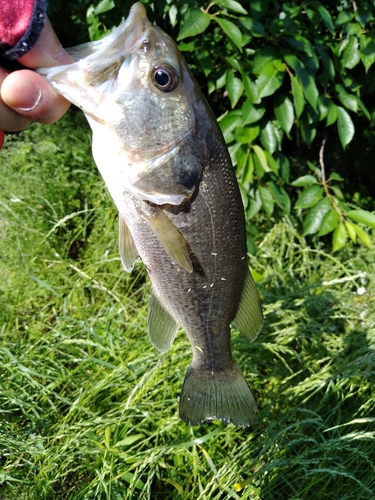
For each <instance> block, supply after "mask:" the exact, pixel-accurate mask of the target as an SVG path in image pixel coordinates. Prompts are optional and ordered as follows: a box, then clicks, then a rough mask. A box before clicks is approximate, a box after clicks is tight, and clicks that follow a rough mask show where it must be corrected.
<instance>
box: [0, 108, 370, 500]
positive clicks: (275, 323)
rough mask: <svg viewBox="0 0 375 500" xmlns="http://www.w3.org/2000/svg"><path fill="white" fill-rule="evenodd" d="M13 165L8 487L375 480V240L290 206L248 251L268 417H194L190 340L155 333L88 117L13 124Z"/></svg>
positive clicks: (1, 449) (5, 239) (114, 495)
mask: <svg viewBox="0 0 375 500" xmlns="http://www.w3.org/2000/svg"><path fill="white" fill-rule="evenodd" d="M0 175H1V179H2V181H1V186H0V276H1V280H0V499H1V500H14V499H18V500H22V499H25V500H45V499H51V500H63V499H71V500H78V499H79V500H84V499H85V500H86V499H87V500H88V499H95V500H101V499H113V500H117V499H149V498H150V499H159V498H160V499H164V500H166V499H191V500H196V499H209V500H214V499H217V500H219V499H220V500H221V499H223V500H224V499H227V498H228V499H229V498H233V499H254V500H258V499H261V500H273V499H283V500H285V499H293V500H297V499H310V498H313V499H314V500H318V499H325V500H326V499H341V500H344V499H345V500H349V499H353V500H360V499H366V500H368V499H369V498H372V497H373V496H374V493H373V492H374V491H375V442H374V438H375V411H374V410H375V377H374V375H375V324H374V320H375V255H374V252H373V251H372V250H368V249H366V248H364V247H353V246H351V245H349V244H348V246H347V247H346V248H344V249H343V250H342V251H340V252H338V253H335V254H333V255H330V254H329V253H328V250H329V249H327V248H325V247H323V246H322V247H321V248H319V249H312V248H310V247H309V246H308V245H307V243H306V241H305V240H304V239H302V238H301V237H300V236H299V235H298V233H296V231H295V229H294V228H293V226H292V225H291V223H290V222H289V221H288V220H281V221H277V222H275V224H274V227H273V229H272V230H271V231H270V232H268V233H267V234H265V235H263V236H262V237H260V239H259V249H258V253H257V256H256V257H252V256H249V259H250V260H249V263H250V265H251V267H252V270H253V271H254V275H255V276H256V278H257V280H258V288H259V292H260V295H261V299H262V303H263V307H264V314H265V325H264V328H263V331H262V332H261V334H260V335H259V337H258V339H257V340H256V341H255V342H254V343H253V344H248V343H247V342H246V340H245V339H243V338H242V337H240V336H239V334H238V333H237V332H235V331H234V332H233V335H232V345H233V351H234V356H235V358H236V360H237V361H238V364H239V365H240V367H241V368H242V369H243V371H244V374H245V376H246V378H247V380H248V381H249V383H250V386H251V387H252V390H253V392H254V395H255V397H256V399H257V403H258V408H259V410H258V418H259V423H258V424H257V425H256V426H255V427H254V428H250V429H243V428H236V427H234V426H233V425H228V426H226V425H223V424H221V423H218V422H214V423H212V424H207V425H201V426H198V427H193V428H190V427H188V426H187V425H186V424H185V423H183V422H181V421H180V420H179V417H178V396H179V392H180V389H181V386H182V382H183V379H184V374H185V370H186V368H187V366H188V365H189V362H190V358H191V352H190V347H189V344H188V341H187V338H186V336H185V335H184V333H183V332H182V331H181V332H179V334H178V335H177V339H176V341H175V343H174V345H173V346H172V348H171V349H170V350H169V351H168V352H167V353H166V354H164V355H161V354H160V353H159V352H158V351H156V350H155V349H154V348H153V347H152V346H151V344H150V342H149V340H148V337H147V305H148V295H149V281H148V278H147V276H146V273H145V270H144V268H143V265H142V263H138V264H137V265H136V267H135V269H134V271H133V272H132V273H131V274H126V273H125V272H124V271H123V270H122V267H121V263H120V258H119V254H118V244H117V237H118V236H117V214H116V209H115V207H114V205H113V203H112V201H111V199H110V197H109V195H108V193H107V192H106V189H105V186H104V184H103V182H102V180H101V178H100V176H99V174H98V173H97V171H96V167H95V165H94V164H93V161H92V159H91V153H90V134H89V132H88V128H87V126H86V123H85V120H84V117H83V115H81V114H79V113H76V112H73V111H72V112H70V113H69V114H68V115H67V116H66V117H65V118H64V119H63V120H61V121H60V122H59V123H57V124H55V125H52V126H48V127H46V126H38V125H33V126H32V127H31V128H30V129H29V130H27V131H26V132H24V133H22V134H20V135H18V136H10V137H9V136H8V137H7V140H6V145H5V147H4V149H3V150H2V151H1V153H0ZM372 242H373V244H375V240H374V238H373V237H372Z"/></svg>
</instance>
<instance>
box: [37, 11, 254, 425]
mask: <svg viewBox="0 0 375 500" xmlns="http://www.w3.org/2000/svg"><path fill="white" fill-rule="evenodd" d="M145 47H147V50H145ZM72 53H74V57H75V60H76V61H77V62H75V63H73V64H72V65H67V66H63V67H57V68H50V69H41V70H39V71H40V72H41V74H43V75H44V76H45V78H46V79H47V80H48V81H49V82H50V83H51V84H52V85H53V86H54V87H55V89H56V90H57V91H58V92H60V93H61V94H62V95H64V96H65V97H66V98H67V99H70V100H71V101H72V102H73V103H75V104H76V105H78V106H79V107H80V108H81V109H82V110H83V111H84V113H85V114H86V116H87V117H88V120H89V123H90V126H91V128H92V130H93V154H94V159H95V162H96V164H97V166H98V168H99V170H100V172H101V174H102V176H103V179H104V181H105V182H106V185H107V187H108V189H109V191H110V193H111V195H112V198H113V200H114V202H115V204H116V205H117V208H118V210H119V247H120V254H121V260H122V263H123V265H124V268H125V269H126V270H127V271H129V270H131V268H132V266H133V263H134V260H135V259H136V257H137V255H139V256H140V257H141V259H142V261H143V262H144V264H145V266H146V269H147V272H148V274H149V276H150V280H151V283H152V289H151V296H150V305H149V315H148V334H149V338H150V340H151V342H152V344H153V345H154V346H155V347H156V348H157V349H159V350H160V351H161V352H165V351H167V350H168V349H169V347H170V346H171V344H172V342H173V340H174V338H175V335H176V332H177V329H178V327H179V325H181V326H182V328H183V329H184V330H185V332H186V334H187V337H188V339H189V341H190V345H191V348H192V353H193V356H192V362H191V364H190V366H189V368H188V370H187V373H186V377H185V381H184V384H183V386H182V390H181V395H180V417H181V419H182V420H184V421H186V422H187V423H188V424H190V425H197V424H199V423H201V422H206V421H211V420H214V419H218V420H221V421H223V422H226V423H228V422H233V423H234V424H235V425H242V426H247V425H251V424H255V423H256V421H257V418H256V403H255V400H254V397H253V395H252V393H251V390H250V388H249V386H248V384H247V382H246V380H245V378H244V376H243V374H242V372H241V370H240V369H239V367H238V366H237V365H236V363H235V361H234V359H233V356H232V352H231V344H230V329H231V323H232V322H234V323H235V324H236V326H237V328H238V329H239V331H240V332H241V333H242V334H243V335H244V336H245V337H246V338H247V339H248V340H250V341H252V340H254V338H255V337H256V336H257V334H258V333H259V331H260V329H261V326H262V322H263V317H262V311H261V307H260V301H259V296H258V293H257V291H256V287H255V284H254V281H253V279H252V277H251V274H250V272H249V268H248V264H247V259H246V255H247V252H246V228H245V219H244V211H243V206H242V200H241V195H240V191H239V188H238V184H237V180H236V176H235V173H234V170H233V167H232V164H231V160H230V156H229V153H228V150H227V148H226V146H225V142H224V139H223V136H222V134H221V131H220V129H219V127H218V124H217V122H216V119H215V117H214V115H213V113H212V111H211V110H210V108H209V106H208V104H207V102H206V100H205V98H204V96H203V94H202V92H201V90H200V89H199V86H198V85H197V83H196V81H195V80H194V77H193V76H192V75H191V73H190V72H189V69H188V68H187V66H186V63H185V61H184V60H183V58H182V56H181V54H180V52H179V51H178V48H177V46H176V44H175V43H174V42H173V41H172V40H171V39H170V38H169V37H168V35H166V34H165V33H164V32H162V31H161V30H160V29H159V28H157V27H156V26H153V25H152V24H151V23H150V22H149V20H148V19H147V15H146V11H145V8H144V6H143V5H142V4H140V3H137V4H135V5H134V6H133V7H132V9H131V11H130V13H129V16H128V18H127V20H126V21H125V22H124V23H123V24H122V25H120V26H119V27H118V28H117V29H116V30H115V31H114V32H113V33H111V34H110V35H108V36H107V37H106V38H104V39H103V41H99V42H94V43H91V44H89V46H87V45H85V44H84V45H83V46H79V47H77V48H75V49H73V51H72ZM109 54H110V55H111V57H110V58H109V57H108V55H109ZM106 57H108V65H106ZM113 61H115V62H116V65H114V62H113ZM156 72H158V74H157V78H156V76H155V75H156ZM158 80H159V81H160V82H158Z"/></svg>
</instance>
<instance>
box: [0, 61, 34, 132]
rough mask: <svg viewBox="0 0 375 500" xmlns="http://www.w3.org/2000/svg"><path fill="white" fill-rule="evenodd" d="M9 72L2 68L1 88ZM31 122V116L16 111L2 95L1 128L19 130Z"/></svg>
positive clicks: (0, 69) (0, 99) (0, 106)
mask: <svg viewBox="0 0 375 500" xmlns="http://www.w3.org/2000/svg"><path fill="white" fill-rule="evenodd" d="M8 74H9V72H8V71H5V70H4V69H3V68H0V88H1V87H2V83H3V81H4V80H5V78H7V76H8ZM30 123H31V120H30V119H29V118H26V117H24V116H21V115H19V114H18V113H17V112H16V111H14V110H13V109H11V108H10V107H9V106H7V105H6V104H5V103H4V101H3V99H2V98H1V95H0V129H2V130H6V131H7V132H19V131H21V130H24V129H25V128H27V127H28V126H29V125H30Z"/></svg>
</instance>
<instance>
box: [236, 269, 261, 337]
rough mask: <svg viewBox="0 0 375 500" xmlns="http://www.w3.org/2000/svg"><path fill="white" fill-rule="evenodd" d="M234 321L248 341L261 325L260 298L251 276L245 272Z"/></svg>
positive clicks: (255, 334)
mask: <svg viewBox="0 0 375 500" xmlns="http://www.w3.org/2000/svg"><path fill="white" fill-rule="evenodd" d="M234 323H235V325H236V327H237V329H238V331H239V332H240V333H242V335H243V336H244V337H246V338H247V340H248V341H249V342H252V341H253V340H255V339H256V337H257V335H258V333H259V332H260V331H261V329H262V326H263V314H262V308H261V306H260V299H259V295H258V291H257V289H256V286H255V283H254V280H253V277H252V276H251V274H250V271H248V272H247V275H246V278H245V285H244V287H243V291H242V296H241V300H240V305H239V307H238V310H237V314H236V317H235V318H234Z"/></svg>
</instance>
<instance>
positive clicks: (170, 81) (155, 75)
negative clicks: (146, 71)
mask: <svg viewBox="0 0 375 500" xmlns="http://www.w3.org/2000/svg"><path fill="white" fill-rule="evenodd" d="M152 83H153V84H154V85H155V87H156V88H157V89H158V90H161V91H162V92H171V91H172V90H174V89H175V88H176V87H177V85H178V76H177V75H176V73H175V71H174V70H173V68H171V67H170V66H156V68H154V69H153V71H152Z"/></svg>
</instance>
